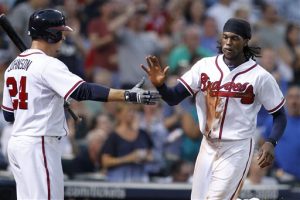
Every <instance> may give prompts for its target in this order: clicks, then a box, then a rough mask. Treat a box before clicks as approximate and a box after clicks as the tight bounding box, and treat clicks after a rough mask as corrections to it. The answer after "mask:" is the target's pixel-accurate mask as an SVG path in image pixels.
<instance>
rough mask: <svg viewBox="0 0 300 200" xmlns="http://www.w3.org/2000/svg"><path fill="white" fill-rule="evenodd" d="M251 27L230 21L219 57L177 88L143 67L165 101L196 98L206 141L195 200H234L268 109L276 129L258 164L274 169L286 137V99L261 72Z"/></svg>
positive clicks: (152, 61) (155, 69) (159, 70)
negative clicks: (278, 145) (261, 115)
mask: <svg viewBox="0 0 300 200" xmlns="http://www.w3.org/2000/svg"><path fill="white" fill-rule="evenodd" d="M250 39H251V28H250V25H249V23H248V22H247V21H244V20H241V19H235V18H232V19H229V20H228V21H227V22H226V24H225V25H224V28H223V33H222V36H221V39H220V46H219V51H220V53H221V54H220V55H218V56H215V57H207V58H203V59H201V60H199V61H198V62H197V63H195V64H194V65H193V66H192V68H191V69H190V70H189V71H188V72H186V73H185V74H184V75H183V76H182V77H181V78H179V79H178V80H179V81H178V84H177V85H176V86H175V87H174V88H169V87H167V86H166V85H165V84H164V81H165V79H166V73H167V71H168V67H161V66H160V64H159V62H158V60H157V58H156V57H154V56H149V57H147V62H148V67H146V66H143V65H142V66H141V67H142V68H143V69H144V70H145V71H146V72H147V73H148V76H149V79H150V80H151V82H152V84H153V85H154V86H155V87H156V88H157V90H158V91H159V93H160V94H161V96H162V99H163V100H164V101H166V102H167V103H168V104H169V105H176V104H178V103H179V102H181V101H182V100H183V99H184V98H186V97H187V96H193V97H194V98H195V102H196V107H197V113H198V119H199V127H200V130H201V132H202V133H203V135H204V137H203V140H202V143H201V147H200V151H199V154H198V157H197V161H196V164H195V170H194V175H193V186H192V194H191V199H193V200H203V199H214V200H215V199H219V200H227V199H235V198H236V197H237V193H238V191H239V188H240V187H241V183H242V182H243V180H244V178H245V177H246V175H247V172H248V168H249V165H250V161H251V157H252V155H253V147H254V140H253V135H254V132H255V128H256V117H257V113H258V111H259V110H260V108H261V106H262V105H263V106H264V107H265V108H266V109H267V110H268V112H269V113H270V114H271V115H272V116H273V121H274V123H273V129H272V133H271V134H270V137H269V138H268V140H267V141H266V142H265V143H264V144H263V145H262V147H261V149H260V152H259V156H258V158H257V159H258V163H259V165H260V167H261V168H264V167H266V166H269V165H271V164H272V161H273V159H274V147H275V145H276V143H277V141H278V140H279V138H280V137H281V135H282V134H283V131H284V128H285V126H286V116H285V112H284V108H283V105H284V103H285V99H284V97H283V95H282V93H281V91H280V89H279V87H278V85H277V83H276V81H275V79H274V78H273V77H272V75H271V74H269V73H268V72H267V71H266V70H265V69H263V68H262V67H261V66H259V65H258V64H257V63H256V62H255V61H254V59H255V57H257V56H259V50H260V48H258V47H250V46H248V42H249V40H250Z"/></svg>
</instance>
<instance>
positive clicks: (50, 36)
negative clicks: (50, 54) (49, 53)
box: [28, 9, 72, 43]
mask: <svg viewBox="0 0 300 200" xmlns="http://www.w3.org/2000/svg"><path fill="white" fill-rule="evenodd" d="M62 31H72V28H70V27H69V26H66V24H65V16H64V15H63V14H62V13H61V12H60V11H58V10H55V9H44V10H38V11H36V12H34V13H33V14H32V15H31V16H30V18H29V27H28V35H30V36H31V37H32V39H33V40H34V39H43V40H45V41H47V42H48V43H57V42H59V41H60V40H61V39H62V38H63V36H62Z"/></svg>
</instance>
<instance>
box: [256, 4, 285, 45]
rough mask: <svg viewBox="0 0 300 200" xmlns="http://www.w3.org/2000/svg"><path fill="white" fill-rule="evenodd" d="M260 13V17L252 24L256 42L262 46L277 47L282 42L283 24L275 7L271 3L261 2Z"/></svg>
mask: <svg viewBox="0 0 300 200" xmlns="http://www.w3.org/2000/svg"><path fill="white" fill-rule="evenodd" d="M261 13H262V18H261V19H260V20H258V22H257V23H255V24H254V33H255V35H256V37H257V39H258V43H259V45H260V46H261V47H262V48H264V47H269V48H273V49H278V48H279V47H281V46H282V45H283V43H284V31H285V24H284V23H282V21H281V19H280V16H279V15H278V12H277V9H276V8H275V7H274V5H272V4H267V3H265V4H263V6H262V7H261ZM270 33H272V34H270Z"/></svg>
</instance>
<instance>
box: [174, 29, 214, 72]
mask: <svg viewBox="0 0 300 200" xmlns="http://www.w3.org/2000/svg"><path fill="white" fill-rule="evenodd" d="M200 42H201V41H200V31H199V28H198V27H197V26H195V25H191V26H187V27H185V30H184V34H183V38H182V44H179V45H178V46H175V47H174V48H173V49H172V51H171V52H170V55H169V58H168V65H169V67H170V73H172V74H178V73H180V70H182V69H181V68H189V66H191V65H192V64H193V63H191V61H192V59H194V57H197V58H198V59H199V58H203V57H207V56H210V55H212V54H211V53H210V52H209V50H207V49H205V48H203V47H202V46H201V44H200ZM196 60H197V59H196Z"/></svg>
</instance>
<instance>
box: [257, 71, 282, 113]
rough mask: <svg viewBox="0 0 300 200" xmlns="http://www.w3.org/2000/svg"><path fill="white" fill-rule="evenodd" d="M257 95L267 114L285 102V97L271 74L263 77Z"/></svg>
mask: <svg viewBox="0 0 300 200" xmlns="http://www.w3.org/2000/svg"><path fill="white" fill-rule="evenodd" d="M257 96H258V99H259V101H260V102H261V103H262V105H263V106H264V107H265V109H266V110H267V111H268V113H269V114H272V113H274V112H276V111H277V110H279V109H280V108H281V107H282V106H283V105H284V103H285V98H284V96H283V94H282V92H281V90H280V88H279V86H278V84H277V82H276V80H275V79H274V77H273V76H272V75H271V74H268V76H266V77H264V78H263V82H262V84H261V87H260V90H259V92H258V94H257Z"/></svg>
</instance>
